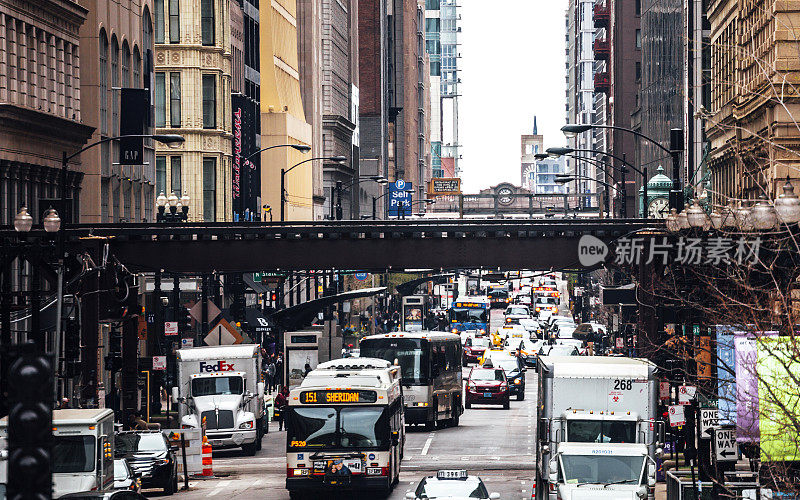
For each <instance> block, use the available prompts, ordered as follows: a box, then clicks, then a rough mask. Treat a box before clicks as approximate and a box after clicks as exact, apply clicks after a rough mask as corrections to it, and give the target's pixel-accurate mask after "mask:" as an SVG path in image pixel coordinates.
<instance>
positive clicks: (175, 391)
mask: <svg viewBox="0 0 800 500" xmlns="http://www.w3.org/2000/svg"><path fill="white" fill-rule="evenodd" d="M180 399H181V397H180V393H179V392H178V388H177V387H173V388H172V402H173V403H180Z"/></svg>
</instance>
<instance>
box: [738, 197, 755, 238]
mask: <svg viewBox="0 0 800 500" xmlns="http://www.w3.org/2000/svg"><path fill="white" fill-rule="evenodd" d="M734 216H735V218H736V229H738V230H739V231H742V232H747V231H752V230H753V211H752V210H751V209H750V207H748V206H747V205H746V204H745V203H744V202H741V201H740V202H739V208H737V209H736V212H734Z"/></svg>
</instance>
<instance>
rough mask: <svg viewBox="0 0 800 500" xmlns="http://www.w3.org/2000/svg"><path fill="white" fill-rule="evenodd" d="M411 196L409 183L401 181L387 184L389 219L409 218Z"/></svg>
mask: <svg viewBox="0 0 800 500" xmlns="http://www.w3.org/2000/svg"><path fill="white" fill-rule="evenodd" d="M413 194H414V193H413V191H412V185H411V183H410V182H406V181H404V180H403V179H398V180H397V181H395V182H393V183H391V184H389V217H400V215H401V214H402V215H403V216H404V217H409V216H410V215H411V199H412V198H413Z"/></svg>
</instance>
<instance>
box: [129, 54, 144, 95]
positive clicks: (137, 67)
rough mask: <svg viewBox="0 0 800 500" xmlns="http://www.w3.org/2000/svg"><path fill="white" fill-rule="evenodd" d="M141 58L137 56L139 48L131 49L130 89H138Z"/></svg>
mask: <svg viewBox="0 0 800 500" xmlns="http://www.w3.org/2000/svg"><path fill="white" fill-rule="evenodd" d="M141 67H142V56H140V55H139V47H133V83H132V84H131V87H133V88H136V89H138V88H140V87H139V85H140V83H139V74H140V73H141Z"/></svg>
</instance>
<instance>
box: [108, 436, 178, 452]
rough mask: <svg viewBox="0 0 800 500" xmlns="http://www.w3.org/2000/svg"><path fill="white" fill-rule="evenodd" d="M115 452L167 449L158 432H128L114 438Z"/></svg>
mask: <svg viewBox="0 0 800 500" xmlns="http://www.w3.org/2000/svg"><path fill="white" fill-rule="evenodd" d="M114 447H115V448H116V452H117V453H138V452H151V451H167V444H166V443H165V442H164V437H163V436H162V435H161V433H159V432H146V433H145V432H143V433H138V432H128V433H124V434H117V435H116V437H115V438H114Z"/></svg>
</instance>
